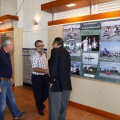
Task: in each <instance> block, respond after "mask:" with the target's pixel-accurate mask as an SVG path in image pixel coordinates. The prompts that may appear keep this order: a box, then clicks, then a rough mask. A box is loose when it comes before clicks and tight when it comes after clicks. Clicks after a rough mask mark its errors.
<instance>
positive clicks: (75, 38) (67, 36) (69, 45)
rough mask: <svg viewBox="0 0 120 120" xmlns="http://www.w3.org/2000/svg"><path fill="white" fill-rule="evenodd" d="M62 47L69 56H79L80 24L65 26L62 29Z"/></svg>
mask: <svg viewBox="0 0 120 120" xmlns="http://www.w3.org/2000/svg"><path fill="white" fill-rule="evenodd" d="M63 40H64V47H65V48H66V50H67V51H68V52H69V53H70V55H71V56H80V51H81V39H80V24H70V25H65V26H64V29H63Z"/></svg>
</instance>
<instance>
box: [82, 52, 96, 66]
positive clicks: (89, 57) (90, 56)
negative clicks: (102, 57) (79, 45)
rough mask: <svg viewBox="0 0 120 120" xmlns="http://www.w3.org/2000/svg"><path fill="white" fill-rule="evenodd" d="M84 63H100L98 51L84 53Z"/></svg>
mask: <svg viewBox="0 0 120 120" xmlns="http://www.w3.org/2000/svg"><path fill="white" fill-rule="evenodd" d="M82 64H88V65H89V64H90V65H98V53H83V55H82Z"/></svg>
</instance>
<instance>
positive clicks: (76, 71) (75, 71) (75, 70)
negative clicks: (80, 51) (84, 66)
mask: <svg viewBox="0 0 120 120" xmlns="http://www.w3.org/2000/svg"><path fill="white" fill-rule="evenodd" d="M71 74H72V75H81V62H77V61H71Z"/></svg>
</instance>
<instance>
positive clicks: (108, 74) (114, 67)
mask: <svg viewBox="0 0 120 120" xmlns="http://www.w3.org/2000/svg"><path fill="white" fill-rule="evenodd" d="M99 76H100V77H105V78H112V79H119V80H120V63H114V62H100V70H99Z"/></svg>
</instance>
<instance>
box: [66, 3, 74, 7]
mask: <svg viewBox="0 0 120 120" xmlns="http://www.w3.org/2000/svg"><path fill="white" fill-rule="evenodd" d="M75 5H76V4H74V3H72V4H68V5H66V6H67V7H73V6H75Z"/></svg>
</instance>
